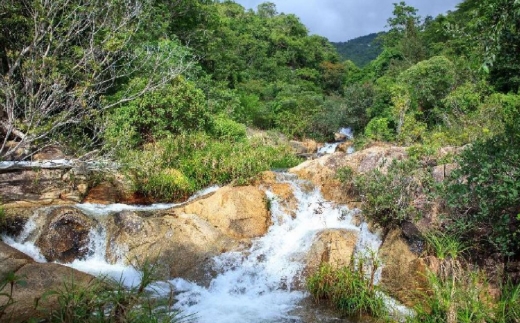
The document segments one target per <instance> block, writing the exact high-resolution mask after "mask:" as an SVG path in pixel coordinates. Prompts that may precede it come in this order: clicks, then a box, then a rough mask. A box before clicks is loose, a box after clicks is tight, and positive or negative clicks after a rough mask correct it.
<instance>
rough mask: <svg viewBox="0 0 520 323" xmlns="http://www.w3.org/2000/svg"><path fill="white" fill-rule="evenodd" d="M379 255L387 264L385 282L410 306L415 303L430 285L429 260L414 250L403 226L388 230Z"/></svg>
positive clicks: (384, 268)
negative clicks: (419, 294) (401, 228)
mask: <svg viewBox="0 0 520 323" xmlns="http://www.w3.org/2000/svg"><path fill="white" fill-rule="evenodd" d="M379 256H380V257H381V259H382V260H383V264H384V266H383V270H382V273H381V282H380V284H381V286H382V287H383V288H384V290H385V291H387V292H388V293H389V294H390V295H391V296H392V297H395V298H396V299H397V300H399V301H400V302H402V303H403V304H405V305H406V306H410V307H412V306H414V305H415V303H414V302H415V301H417V300H418V293H419V292H421V291H425V290H426V289H427V288H428V282H427V278H426V277H427V273H428V268H429V266H428V264H427V263H426V262H425V260H424V259H422V258H419V256H418V255H417V254H415V253H413V252H412V251H411V250H410V248H409V246H408V244H407V243H406V241H405V240H404V239H403V237H402V232H401V230H399V229H395V230H392V231H390V232H389V233H388V234H387V236H386V237H385V239H384V241H383V244H382V245H381V248H380V249H379Z"/></svg>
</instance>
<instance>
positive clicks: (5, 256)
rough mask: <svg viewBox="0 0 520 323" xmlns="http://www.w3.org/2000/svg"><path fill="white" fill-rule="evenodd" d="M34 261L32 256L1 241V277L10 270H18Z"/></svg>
mask: <svg viewBox="0 0 520 323" xmlns="http://www.w3.org/2000/svg"><path fill="white" fill-rule="evenodd" d="M32 262H34V260H33V259H32V258H31V257H29V256H27V255H26V254H24V253H22V252H20V251H18V250H16V249H14V248H13V247H10V246H8V245H7V244H5V243H3V242H2V241H0V277H2V278H3V277H4V276H5V275H6V274H7V273H9V272H16V271H17V270H18V269H20V268H21V267H23V266H24V265H26V264H28V263H32Z"/></svg>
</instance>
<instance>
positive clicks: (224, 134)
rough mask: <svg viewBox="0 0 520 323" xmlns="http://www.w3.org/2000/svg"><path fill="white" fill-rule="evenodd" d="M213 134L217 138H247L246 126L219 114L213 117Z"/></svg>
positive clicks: (238, 139)
mask: <svg viewBox="0 0 520 323" xmlns="http://www.w3.org/2000/svg"><path fill="white" fill-rule="evenodd" d="M211 134H212V135H213V136H214V137H215V138H217V139H223V140H229V141H240V140H244V139H245V138H246V126H244V125H243V124H241V123H238V122H236V121H233V120H231V119H228V118H226V117H225V116H223V115H219V116H217V117H216V118H214V119H213V125H212V129H211Z"/></svg>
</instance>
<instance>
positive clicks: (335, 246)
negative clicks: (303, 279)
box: [306, 229, 358, 274]
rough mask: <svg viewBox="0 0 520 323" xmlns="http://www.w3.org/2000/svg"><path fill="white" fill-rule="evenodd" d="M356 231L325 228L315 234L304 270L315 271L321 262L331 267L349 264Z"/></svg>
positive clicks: (354, 244) (356, 238) (356, 234)
mask: <svg viewBox="0 0 520 323" xmlns="http://www.w3.org/2000/svg"><path fill="white" fill-rule="evenodd" d="M357 240H358V232H357V231H353V230H345V229H327V230H323V231H320V232H318V233H317V234H316V237H315V238H314V241H313V243H312V246H311V249H310V250H309V253H308V254H307V261H306V272H307V273H308V274H312V273H314V272H316V270H317V269H318V268H319V266H320V265H321V264H329V265H330V266H331V267H332V268H341V267H346V266H349V265H350V264H351V262H352V256H353V255H354V252H355V248H356V243H357Z"/></svg>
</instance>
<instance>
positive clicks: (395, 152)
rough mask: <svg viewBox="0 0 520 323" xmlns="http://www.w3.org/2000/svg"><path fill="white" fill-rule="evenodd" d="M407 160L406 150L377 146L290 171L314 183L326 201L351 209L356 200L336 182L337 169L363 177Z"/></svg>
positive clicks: (314, 162)
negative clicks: (372, 171) (399, 161)
mask: <svg viewBox="0 0 520 323" xmlns="http://www.w3.org/2000/svg"><path fill="white" fill-rule="evenodd" d="M406 156H407V153H406V148H405V147H395V146H389V145H378V146H373V147H370V148H367V149H364V150H361V151H358V152H355V153H352V154H347V153H344V152H343V153H342V152H336V153H334V154H330V155H326V156H323V157H320V158H318V159H314V160H309V161H306V162H304V163H302V164H300V165H298V166H296V167H293V168H291V169H290V170H289V171H290V172H291V173H294V174H296V175H298V176H299V177H300V178H303V179H308V180H310V181H312V182H313V183H315V184H316V185H317V186H318V187H320V189H321V191H322V193H323V196H324V197H325V199H328V200H332V201H335V202H338V203H346V204H348V205H350V206H354V205H355V203H356V202H359V197H358V196H357V195H356V194H353V193H354V192H351V191H349V190H348V189H347V188H346V187H345V186H344V185H343V183H341V182H340V181H339V180H338V179H337V178H336V172H337V170H338V169H340V168H344V167H348V168H350V169H352V171H353V172H354V173H366V172H368V171H370V170H373V169H379V170H381V171H383V172H385V171H386V170H387V168H388V166H389V165H390V164H391V162H392V160H394V159H398V160H401V159H404V158H406Z"/></svg>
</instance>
